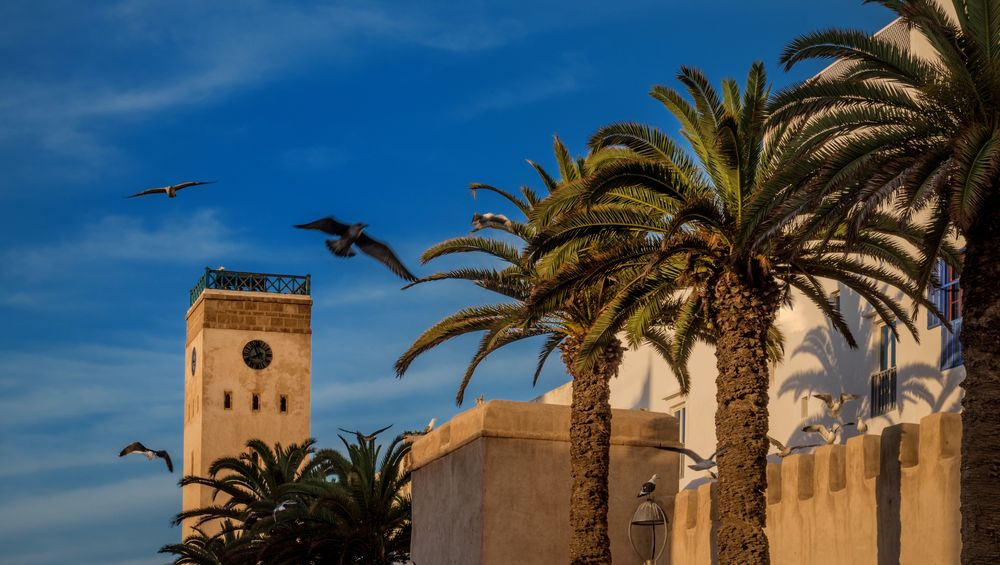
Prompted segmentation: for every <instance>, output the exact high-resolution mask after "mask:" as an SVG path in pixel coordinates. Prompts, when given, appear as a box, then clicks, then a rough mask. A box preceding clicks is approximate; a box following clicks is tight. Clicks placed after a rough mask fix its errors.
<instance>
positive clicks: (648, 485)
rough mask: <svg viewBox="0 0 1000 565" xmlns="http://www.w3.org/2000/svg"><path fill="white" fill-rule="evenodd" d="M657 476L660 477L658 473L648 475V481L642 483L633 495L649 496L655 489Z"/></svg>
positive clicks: (637, 496)
mask: <svg viewBox="0 0 1000 565" xmlns="http://www.w3.org/2000/svg"><path fill="white" fill-rule="evenodd" d="M659 478H660V476H659V475H657V474H656V473H653V476H652V477H650V478H649V480H648V481H646V482H645V483H643V484H642V488H640V489H639V494H637V495H636V496H635V497H636V498H642V497H644V496H649V495H651V494H653V491H654V490H656V480H657V479H659Z"/></svg>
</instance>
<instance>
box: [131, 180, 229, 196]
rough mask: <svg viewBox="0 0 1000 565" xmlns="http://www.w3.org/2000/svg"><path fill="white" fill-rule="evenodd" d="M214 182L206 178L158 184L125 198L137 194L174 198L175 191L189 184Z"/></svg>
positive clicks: (196, 184)
mask: <svg viewBox="0 0 1000 565" xmlns="http://www.w3.org/2000/svg"><path fill="white" fill-rule="evenodd" d="M216 182H218V181H214V180H208V181H197V180H191V181H187V182H182V183H178V184H172V185H170V186H158V187H156V188H147V189H146V190H143V191H142V192H136V193H135V194H133V195H131V196H126V198H135V197H137V196H146V195H148V194H166V195H167V198H174V197H176V196H177V191H178V190H181V189H182V188H188V187H190V186H199V185H203V184H215V183H216Z"/></svg>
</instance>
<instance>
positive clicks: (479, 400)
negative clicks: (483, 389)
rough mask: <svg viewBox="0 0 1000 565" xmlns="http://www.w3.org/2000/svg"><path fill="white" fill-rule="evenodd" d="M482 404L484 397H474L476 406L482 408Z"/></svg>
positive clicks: (481, 395) (484, 400)
mask: <svg viewBox="0 0 1000 565" xmlns="http://www.w3.org/2000/svg"><path fill="white" fill-rule="evenodd" d="M483 404H486V395H485V394H480V395H479V396H477V397H476V406H482V405H483Z"/></svg>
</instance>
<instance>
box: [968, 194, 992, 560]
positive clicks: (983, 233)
mask: <svg viewBox="0 0 1000 565" xmlns="http://www.w3.org/2000/svg"><path fill="white" fill-rule="evenodd" d="M998 217H1000V195H998V192H997V190H994V196H993V197H992V198H990V199H989V201H988V202H986V205H985V206H984V207H983V209H982V210H981V211H980V213H979V218H980V220H979V222H977V224H976V225H974V226H972V228H971V229H970V230H969V231H968V232H967V234H966V236H967V237H966V241H967V243H966V250H965V261H964V265H963V268H962V278H961V285H962V293H963V305H962V318H963V319H962V334H961V340H962V355H963V356H964V357H965V380H964V381H963V382H962V388H963V389H965V398H964V399H963V400H962V483H961V484H962V487H961V488H962V494H961V501H962V563H964V564H966V565H972V564H980V563H996V562H997V556H1000V487H998V481H1000V417H998V416H997V414H998V413H1000V295H998V294H997V289H996V284H997V281H998V280H1000V260H998V258H1000V223H998V222H997V218H998Z"/></svg>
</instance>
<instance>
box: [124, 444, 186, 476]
mask: <svg viewBox="0 0 1000 565" xmlns="http://www.w3.org/2000/svg"><path fill="white" fill-rule="evenodd" d="M129 453H139V454H141V455H145V456H146V459H150V460H152V459H153V458H154V457H159V458H160V459H163V460H164V461H165V462H166V463H167V470H169V471H170V472H171V473H173V472H174V464H173V463H171V462H170V454H169V453H167V452H166V451H162V450H161V451H153V450H152V449H150V448H148V447H146V446H145V445H143V444H141V443H139V442H138V441H135V442H132V443H130V444H128V446H127V447H126V448H125V449H123V450H122V452H121V453H119V454H118V457H125V456H126V455H128V454H129Z"/></svg>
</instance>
